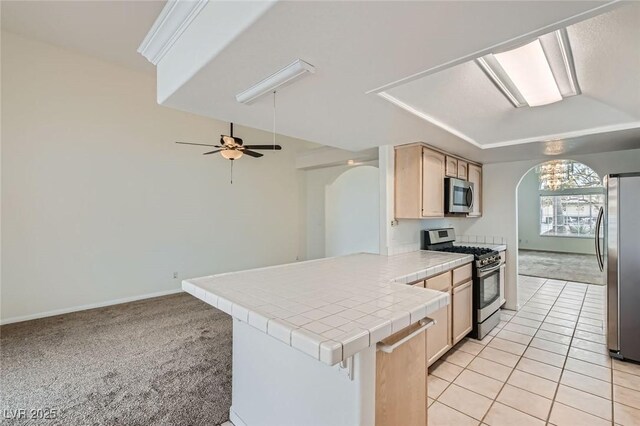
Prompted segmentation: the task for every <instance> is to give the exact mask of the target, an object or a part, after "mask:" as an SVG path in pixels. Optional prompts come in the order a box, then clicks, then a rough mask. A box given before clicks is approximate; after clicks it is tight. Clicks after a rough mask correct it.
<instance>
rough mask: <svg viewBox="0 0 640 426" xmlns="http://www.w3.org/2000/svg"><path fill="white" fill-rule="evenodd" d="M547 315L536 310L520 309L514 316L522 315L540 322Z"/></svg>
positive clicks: (521, 316)
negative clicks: (537, 312) (535, 311)
mask: <svg viewBox="0 0 640 426" xmlns="http://www.w3.org/2000/svg"><path fill="white" fill-rule="evenodd" d="M545 316H546V315H542V314H536V313H534V312H527V311H518V313H517V314H516V316H515V317H514V318H518V317H520V318H528V319H532V320H535V321H538V322H540V321H542V320H544V317H545Z"/></svg>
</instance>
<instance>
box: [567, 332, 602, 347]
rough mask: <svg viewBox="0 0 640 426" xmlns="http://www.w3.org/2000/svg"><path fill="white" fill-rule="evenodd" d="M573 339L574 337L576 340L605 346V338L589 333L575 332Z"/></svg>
mask: <svg viewBox="0 0 640 426" xmlns="http://www.w3.org/2000/svg"><path fill="white" fill-rule="evenodd" d="M573 337H575V338H576V339H582V340H588V341H590V342H595V343H600V344H603V345H606V344H607V336H603V335H602V334H595V333H589V332H588V331H582V330H576V333H575V335H574V336H573Z"/></svg>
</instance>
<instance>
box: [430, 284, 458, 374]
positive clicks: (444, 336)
mask: <svg viewBox="0 0 640 426" xmlns="http://www.w3.org/2000/svg"><path fill="white" fill-rule="evenodd" d="M449 295H451V293H449ZM430 318H431V319H433V320H434V321H435V322H436V324H435V325H434V326H433V327H431V328H430V329H429V331H428V332H427V365H431V364H433V363H434V362H435V361H437V360H438V358H440V357H441V356H442V355H444V354H445V353H446V352H447V351H448V350H449V349H451V347H452V346H453V345H452V344H451V304H449V305H447V306H445V307H444V308H441V309H440V310H438V311H436V312H435V313H433V314H431V315H430Z"/></svg>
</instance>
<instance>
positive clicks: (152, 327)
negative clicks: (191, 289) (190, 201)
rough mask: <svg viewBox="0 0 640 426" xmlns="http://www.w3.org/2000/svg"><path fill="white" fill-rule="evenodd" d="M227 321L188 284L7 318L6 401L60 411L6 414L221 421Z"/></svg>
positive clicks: (1, 353)
mask: <svg viewBox="0 0 640 426" xmlns="http://www.w3.org/2000/svg"><path fill="white" fill-rule="evenodd" d="M231 329H232V320H231V318H230V317H229V316H228V315H226V314H224V313H223V312H221V311H218V310H216V309H214V308H212V307H211V306H209V305H207V304H205V303H203V302H201V301H199V300H197V299H195V298H194V297H192V296H190V295H188V294H186V293H181V294H176V295H171V296H165V297H158V298H154V299H147V300H144V301H139V302H132V303H126V304H122V305H115V306H110V307H106V308H100V309H92V310H87V311H82V312H76V313H71V314H67V315H60V316H55V317H50V318H44V319H39V320H33V321H26V322H22V323H16V324H9V325H4V326H2V327H0V361H1V363H0V401H1V402H0V409H2V410H16V409H27V412H28V410H30V409H55V410H57V412H58V414H57V419H56V420H54V421H48V422H47V421H31V422H25V421H24V420H15V421H11V420H7V419H6V418H5V419H3V421H2V423H3V424H20V425H24V424H60V425H217V424H221V423H224V422H225V421H227V420H228V419H229V407H230V406H231V347H232V341H231ZM3 413H5V411H3ZM4 417H6V416H4ZM5 422H6V423H5Z"/></svg>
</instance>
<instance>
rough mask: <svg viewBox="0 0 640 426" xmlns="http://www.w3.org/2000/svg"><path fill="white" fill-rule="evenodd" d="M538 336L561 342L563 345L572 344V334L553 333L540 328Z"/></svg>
mask: <svg viewBox="0 0 640 426" xmlns="http://www.w3.org/2000/svg"><path fill="white" fill-rule="evenodd" d="M536 337H537V338H539V339H544V340H548V341H550V342H555V343H561V344H563V345H569V344H571V336H565V335H564V334H558V333H552V332H550V331H547V330H538V332H537V333H536Z"/></svg>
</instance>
